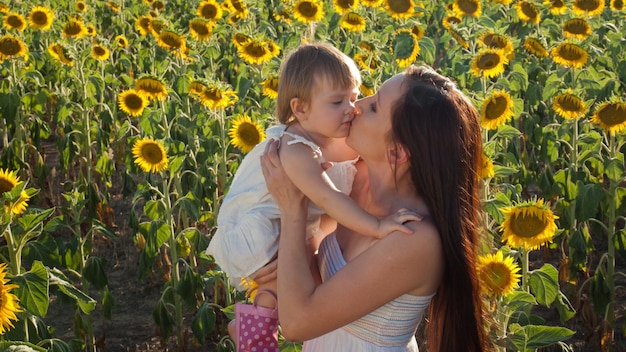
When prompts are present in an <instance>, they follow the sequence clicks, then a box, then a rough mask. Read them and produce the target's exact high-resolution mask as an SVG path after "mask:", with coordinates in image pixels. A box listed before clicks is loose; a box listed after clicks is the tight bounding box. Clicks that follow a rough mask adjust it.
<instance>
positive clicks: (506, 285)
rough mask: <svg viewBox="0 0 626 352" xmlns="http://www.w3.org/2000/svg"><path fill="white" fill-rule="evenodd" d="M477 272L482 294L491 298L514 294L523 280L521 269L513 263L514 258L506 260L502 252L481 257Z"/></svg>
mask: <svg viewBox="0 0 626 352" xmlns="http://www.w3.org/2000/svg"><path fill="white" fill-rule="evenodd" d="M477 271H478V278H479V281H480V284H481V290H482V292H483V293H484V294H486V295H488V296H491V297H501V296H506V295H508V294H509V293H511V292H513V290H514V289H515V288H517V286H518V282H519V279H520V278H521V275H520V274H519V271H520V267H519V266H518V265H517V264H515V263H514V262H513V257H510V256H506V258H505V257H504V255H503V254H502V252H501V251H497V252H496V253H494V254H487V255H484V256H479V257H478V265H477Z"/></svg>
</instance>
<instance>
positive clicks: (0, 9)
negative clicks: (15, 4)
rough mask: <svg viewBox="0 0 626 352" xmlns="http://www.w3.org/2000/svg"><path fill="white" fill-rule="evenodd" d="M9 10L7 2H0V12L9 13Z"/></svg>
mask: <svg viewBox="0 0 626 352" xmlns="http://www.w3.org/2000/svg"><path fill="white" fill-rule="evenodd" d="M10 10H11V9H10V8H9V5H7V4H5V3H3V2H0V13H5V14H6V13H9V11H10Z"/></svg>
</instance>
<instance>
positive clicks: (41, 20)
mask: <svg viewBox="0 0 626 352" xmlns="http://www.w3.org/2000/svg"><path fill="white" fill-rule="evenodd" d="M28 20H29V22H30V26H31V27H33V28H35V29H39V30H42V31H47V30H48V29H50V28H51V27H52V22H53V21H54V12H52V10H51V9H50V8H48V7H45V6H39V5H37V6H35V7H33V8H32V9H31V10H30V14H29V15H28Z"/></svg>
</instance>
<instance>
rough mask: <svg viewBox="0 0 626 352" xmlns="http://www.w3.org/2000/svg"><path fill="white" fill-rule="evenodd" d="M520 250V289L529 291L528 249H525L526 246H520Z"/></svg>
mask: <svg viewBox="0 0 626 352" xmlns="http://www.w3.org/2000/svg"><path fill="white" fill-rule="evenodd" d="M521 252H522V258H521V259H522V290H524V291H525V292H530V289H529V287H530V283H529V281H530V278H529V277H528V266H529V263H528V254H529V253H530V250H528V249H526V246H522V248H521Z"/></svg>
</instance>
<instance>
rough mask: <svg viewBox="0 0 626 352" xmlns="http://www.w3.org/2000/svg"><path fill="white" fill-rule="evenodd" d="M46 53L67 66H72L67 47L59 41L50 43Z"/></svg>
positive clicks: (72, 62)
mask: <svg viewBox="0 0 626 352" xmlns="http://www.w3.org/2000/svg"><path fill="white" fill-rule="evenodd" d="M48 53H49V54H50V56H52V57H53V58H54V59H56V60H57V61H59V62H61V63H62V64H64V65H67V66H73V65H74V60H73V59H72V57H70V55H69V54H68V51H67V48H65V47H64V46H63V44H60V43H52V44H50V45H49V46H48Z"/></svg>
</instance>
